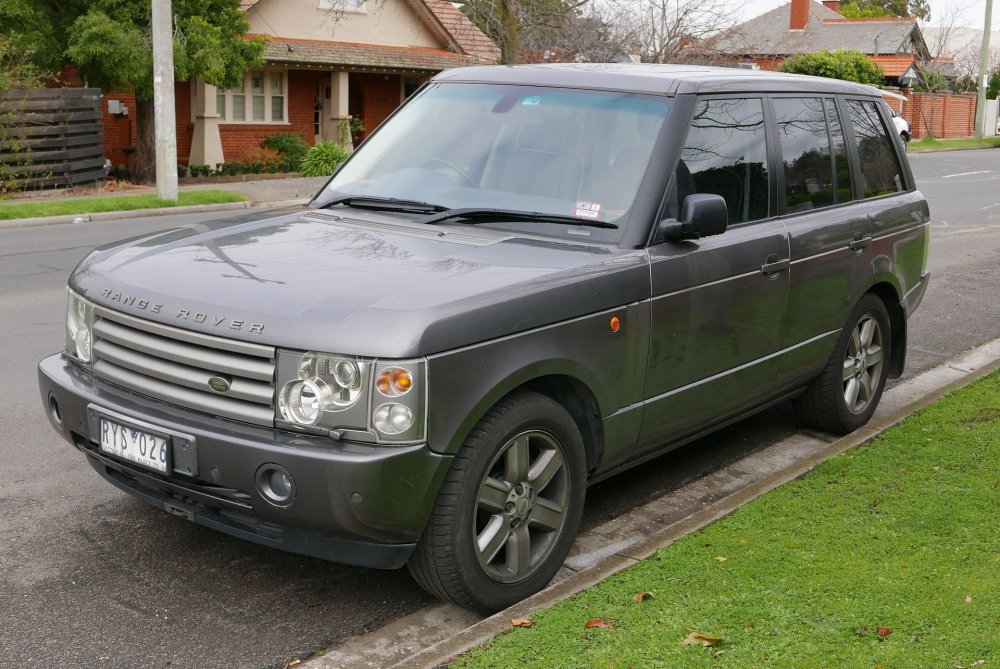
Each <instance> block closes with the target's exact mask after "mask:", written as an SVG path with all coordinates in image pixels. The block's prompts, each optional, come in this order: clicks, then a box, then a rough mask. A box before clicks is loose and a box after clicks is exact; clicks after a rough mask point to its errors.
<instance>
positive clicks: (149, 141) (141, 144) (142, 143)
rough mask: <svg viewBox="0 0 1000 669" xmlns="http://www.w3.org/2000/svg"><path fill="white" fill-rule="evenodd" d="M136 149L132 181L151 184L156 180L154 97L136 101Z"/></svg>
mask: <svg viewBox="0 0 1000 669" xmlns="http://www.w3.org/2000/svg"><path fill="white" fill-rule="evenodd" d="M135 106H136V110H135V128H136V149H135V169H134V170H132V182H133V183H138V184H151V183H154V182H155V181H156V133H155V131H154V129H153V127H154V126H153V120H154V116H153V99H152V98H150V99H148V100H138V101H136V103H135Z"/></svg>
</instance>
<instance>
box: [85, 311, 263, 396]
mask: <svg viewBox="0 0 1000 669" xmlns="http://www.w3.org/2000/svg"><path fill="white" fill-rule="evenodd" d="M94 336H95V337H96V338H99V339H107V340H108V341H112V342H114V343H116V344H121V345H122V346H125V347H126V348H130V349H132V350H135V351H142V352H143V353H147V354H149V355H152V356H155V357H157V358H162V359H163V360H168V361H174V362H179V363H181V364H183V365H189V366H191V367H200V368H202V369H208V370H211V371H213V372H216V373H225V374H234V375H238V376H244V377H247V378H250V379H257V380H258V381H271V379H273V378H274V363H273V362H264V361H263V360H260V359H257V358H244V357H241V356H239V355H235V354H233V353H228V352H226V351H216V350H213V349H208V348H203V347H201V346H195V345H193V344H187V343H185V342H180V341H173V340H171V339H167V338H165V337H160V336H157V335H152V334H148V333H146V332H141V331H138V330H132V329H130V328H127V327H125V326H123V325H120V324H118V323H114V322H112V321H109V320H107V319H103V318H102V319H100V320H98V321H97V322H96V323H94Z"/></svg>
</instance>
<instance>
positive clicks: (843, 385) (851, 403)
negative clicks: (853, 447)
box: [796, 294, 892, 434]
mask: <svg viewBox="0 0 1000 669" xmlns="http://www.w3.org/2000/svg"><path fill="white" fill-rule="evenodd" d="M891 339H892V337H891V332H890V321H889V312H888V311H886V308H885V304H884V303H883V302H882V300H881V299H879V298H878V296H876V295H872V294H868V295H865V296H864V297H863V298H862V299H861V301H860V302H858V304H857V306H856V307H855V308H854V310H853V311H852V312H851V315H850V317H849V318H848V320H847V324H846V325H845V326H844V330H843V331H842V332H841V334H840V339H839V340H838V341H837V347H836V349H835V350H834V352H833V355H832V356H830V360H829V361H828V362H827V364H826V367H825V368H824V369H823V372H822V373H821V374H820V375H819V376H818V377H817V378H816V379H814V380H813V381H812V383H811V384H810V385H809V387H808V388H807V389H806V392H805V393H803V395H802V396H801V397H799V398H798V400H797V401H796V409H797V410H798V413H799V416H800V418H801V419H802V421H803V422H804V423H806V424H807V425H809V426H810V427H814V428H817V429H819V430H824V431H826V432H832V433H834V434H847V433H848V432H853V431H854V430H856V429H858V428H859V427H861V426H862V425H864V424H865V423H867V422H868V420H869V419H870V418H871V417H872V414H873V413H875V408H876V407H877V406H878V402H879V400H880V399H881V398H882V391H883V389H884V388H885V380H886V371H887V369H888V362H889V354H890V342H891Z"/></svg>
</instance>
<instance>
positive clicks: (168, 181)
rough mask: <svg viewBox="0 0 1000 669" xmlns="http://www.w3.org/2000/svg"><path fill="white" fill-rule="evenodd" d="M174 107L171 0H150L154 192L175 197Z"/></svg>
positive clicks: (175, 134) (171, 198) (167, 198)
mask: <svg viewBox="0 0 1000 669" xmlns="http://www.w3.org/2000/svg"><path fill="white" fill-rule="evenodd" d="M176 115H177V114H176V111H175V109H174V29H173V10H172V9H171V7H170V0H153V126H154V128H153V129H154V137H155V138H156V194H157V195H159V196H160V197H161V198H163V199H164V200H176V199H177V122H176Z"/></svg>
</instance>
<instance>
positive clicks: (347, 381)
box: [333, 360, 359, 390]
mask: <svg viewBox="0 0 1000 669" xmlns="http://www.w3.org/2000/svg"><path fill="white" fill-rule="evenodd" d="M358 376H359V373H358V365H357V363H355V362H353V361H351V360H338V361H337V363H336V364H335V365H334V367H333V378H334V380H335V381H336V382H337V384H338V385H339V386H340V387H341V388H344V389H348V390H350V389H351V388H353V387H354V386H355V384H357V382H358Z"/></svg>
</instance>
